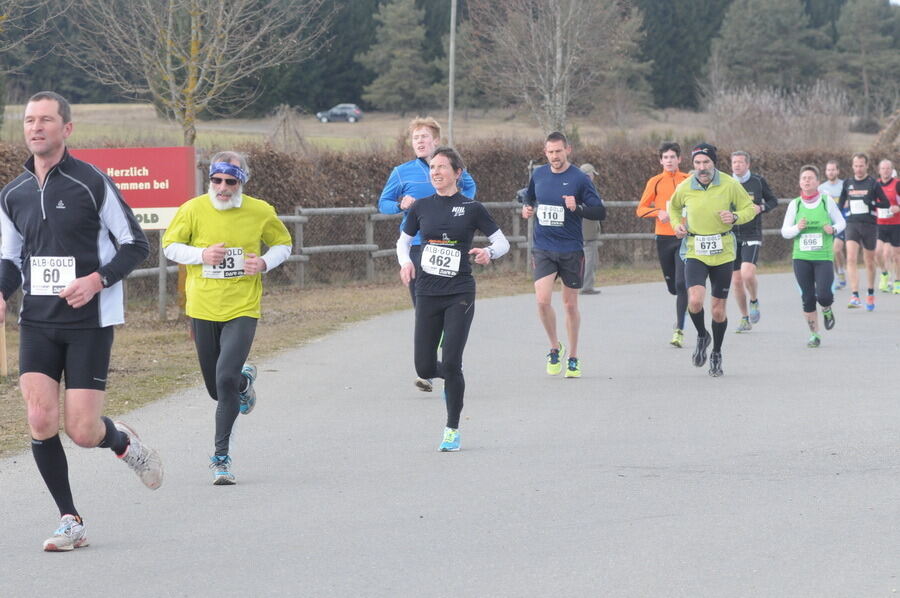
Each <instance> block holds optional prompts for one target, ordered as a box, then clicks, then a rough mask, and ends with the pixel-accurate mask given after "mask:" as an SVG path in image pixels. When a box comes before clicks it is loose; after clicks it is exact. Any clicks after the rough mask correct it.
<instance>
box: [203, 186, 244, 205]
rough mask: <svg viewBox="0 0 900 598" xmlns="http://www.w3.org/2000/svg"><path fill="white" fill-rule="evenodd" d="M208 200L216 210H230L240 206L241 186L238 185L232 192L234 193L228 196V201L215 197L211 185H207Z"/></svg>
mask: <svg viewBox="0 0 900 598" xmlns="http://www.w3.org/2000/svg"><path fill="white" fill-rule="evenodd" d="M208 194H209V201H210V202H211V203H212V206H213V207H214V208H215V209H217V210H223V211H224V210H230V209H232V208H239V207H241V187H240V186H238V188H237V190H236V191H235V192H234V195H232V196H231V197H229V198H228V201H219V200H218V199H216V192H215V191H213V188H212V185H210V187H209V192H208Z"/></svg>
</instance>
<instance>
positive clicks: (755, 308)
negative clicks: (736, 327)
mask: <svg viewBox="0 0 900 598" xmlns="http://www.w3.org/2000/svg"><path fill="white" fill-rule="evenodd" d="M757 322H759V299H757V300H756V301H751V302H750V323H751V324H756V323H757Z"/></svg>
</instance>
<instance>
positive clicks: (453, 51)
mask: <svg viewBox="0 0 900 598" xmlns="http://www.w3.org/2000/svg"><path fill="white" fill-rule="evenodd" d="M448 74H449V76H448V78H449V81H448V85H447V89H448V93H449V96H450V97H449V98H448V100H447V143H448V144H450V147H453V96H454V95H455V94H454V88H455V79H456V0H451V2H450V68H449V73H448Z"/></svg>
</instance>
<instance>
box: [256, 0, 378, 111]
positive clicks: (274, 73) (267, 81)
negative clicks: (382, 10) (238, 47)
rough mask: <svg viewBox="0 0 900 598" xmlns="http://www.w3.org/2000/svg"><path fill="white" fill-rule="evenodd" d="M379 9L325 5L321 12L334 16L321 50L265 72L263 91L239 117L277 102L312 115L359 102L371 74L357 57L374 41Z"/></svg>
mask: <svg viewBox="0 0 900 598" xmlns="http://www.w3.org/2000/svg"><path fill="white" fill-rule="evenodd" d="M378 5H379V0H353V2H344V1H342V0H328V1H327V2H325V4H324V5H323V6H322V8H321V11H320V12H322V14H329V13H331V12H334V19H333V21H332V22H333V23H334V24H335V25H333V26H332V28H331V32H330V38H329V40H328V41H327V42H326V44H325V46H324V47H323V48H322V49H321V50H320V51H319V53H318V54H316V55H315V56H313V58H312V59H310V60H309V61H308V62H305V63H303V64H302V65H296V64H290V65H283V66H280V67H276V68H274V69H271V70H269V71H268V72H266V73H265V74H264V75H263V77H262V79H261V81H260V85H261V87H262V88H263V89H265V90H266V91H265V93H264V94H263V95H262V96H261V97H260V98H259V100H258V101H257V102H256V103H255V104H254V105H253V106H251V107H250V108H249V110H247V111H245V112H244V114H246V115H259V114H265V113H268V112H269V111H271V110H272V108H274V107H275V106H278V105H279V104H289V105H291V106H298V107H301V108H303V109H305V110H306V111H308V112H316V111H319V110H325V109H327V108H330V107H331V106H333V105H334V104H338V103H341V102H354V103H357V104H359V103H362V94H363V86H365V85H366V84H368V83H370V82H371V81H372V80H373V79H374V78H375V74H374V73H372V72H371V71H369V70H368V69H364V68H362V67H361V66H360V64H359V63H358V62H356V56H357V55H358V54H360V53H362V52H364V51H365V50H367V49H368V48H369V47H370V46H371V45H372V44H373V43H374V41H375V19H374V16H375V11H376V10H377V8H378Z"/></svg>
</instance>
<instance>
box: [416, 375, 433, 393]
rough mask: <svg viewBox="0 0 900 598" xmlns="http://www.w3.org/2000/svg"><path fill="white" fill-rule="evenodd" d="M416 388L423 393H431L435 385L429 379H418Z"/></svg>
mask: <svg viewBox="0 0 900 598" xmlns="http://www.w3.org/2000/svg"><path fill="white" fill-rule="evenodd" d="M415 384H416V388H418V389H419V390H421V391H422V392H431V391H432V389H433V388H434V384H433V383H432V382H431V380H429V379H428V378H418V377H417V378H416V382H415Z"/></svg>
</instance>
